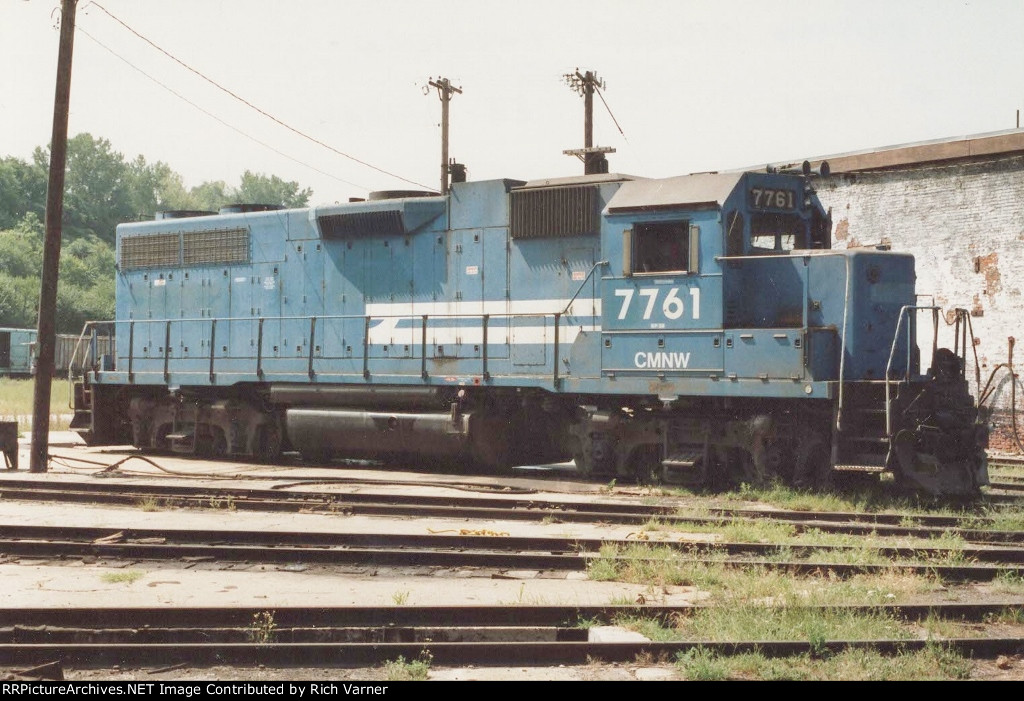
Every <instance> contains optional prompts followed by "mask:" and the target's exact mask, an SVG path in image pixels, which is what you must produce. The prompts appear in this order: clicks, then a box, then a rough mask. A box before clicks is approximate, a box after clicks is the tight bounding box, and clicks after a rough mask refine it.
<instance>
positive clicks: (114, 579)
mask: <svg viewBox="0 0 1024 701" xmlns="http://www.w3.org/2000/svg"><path fill="white" fill-rule="evenodd" d="M143 576H145V575H144V574H143V573H142V572H139V571H138V570H118V571H117V572H104V573H103V575H102V576H101V577H100V579H102V580H103V581H104V582H106V583H107V584H132V583H133V582H137V581H139V580H140V579H142V578H143Z"/></svg>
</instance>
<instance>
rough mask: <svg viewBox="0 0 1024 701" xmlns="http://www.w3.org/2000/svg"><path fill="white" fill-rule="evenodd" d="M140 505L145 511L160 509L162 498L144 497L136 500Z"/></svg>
mask: <svg viewBox="0 0 1024 701" xmlns="http://www.w3.org/2000/svg"><path fill="white" fill-rule="evenodd" d="M136 504H137V505H138V507H139V508H140V509H142V510H143V511H159V510H160V500H159V499H157V498H156V497H143V498H141V499H139V500H138V502H136Z"/></svg>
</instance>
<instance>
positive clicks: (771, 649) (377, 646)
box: [0, 637, 1024, 668]
mask: <svg viewBox="0 0 1024 701" xmlns="http://www.w3.org/2000/svg"><path fill="white" fill-rule="evenodd" d="M935 646H941V647H943V648H945V649H949V650H952V651H954V652H957V653H959V654H961V655H963V656H965V657H972V658H989V659H991V658H995V657H997V656H998V655H1012V654H1017V653H1019V652H1020V650H1021V649H1024V638H1021V637H999V638H983V637H979V638H947V639H929V640H921V639H906V640H899V639H879V640H827V641H824V642H820V641H815V642H807V641H785V640H756V641H725V642H722V641H716V640H692V641H686V642H604V643H598V642H589V641H588V642H571V641H570V642H524V641H515V642H498V643H494V642H441V643H439V642H429V643H427V642H422V643H273V642H271V643H212V644H197V643H180V644H172V643H158V644H152V645H148V644H140V643H123V644H110V643H96V644H90V643H68V644H60V643H57V644H53V643H39V644H13V645H7V644H4V645H0V665H8V666H10V665H26V664H36V663H38V662H39V661H40V660H53V659H60V660H61V662H62V663H63V664H64V665H76V666H79V667H83V668H84V667H105V666H112V665H119V666H121V667H123V666H125V665H147V664H163V665H169V664H190V665H195V666H213V665H224V664H229V665H240V666H256V665H267V666H285V667H288V666H300V665H301V666H316V667H320V668H324V667H349V666H357V665H360V666H361V665H376V664H382V663H384V662H387V661H389V660H396V659H398V658H399V657H402V658H404V659H407V660H415V659H418V658H419V657H420V655H422V654H424V653H428V654H429V655H430V658H431V660H432V663H433V664H435V665H459V666H463V665H466V664H474V665H482V666H493V665H501V666H507V665H538V666H548V667H549V666H552V665H559V664H587V663H589V662H593V661H594V660H601V661H603V662H631V661H634V660H636V659H637V657H638V656H641V655H648V656H651V657H652V658H653V659H662V658H664V659H673V658H675V657H676V656H678V655H680V654H685V653H686V652H688V651H690V650H697V649H700V650H704V651H709V652H713V653H718V654H722V655H739V654H745V653H759V654H761V655H765V656H769V657H790V656H794V655H807V654H811V653H818V654H820V653H822V652H824V651H827V652H828V653H832V654H835V653H840V652H843V651H844V650H851V649H860V650H874V651H877V652H880V653H882V654H899V653H907V652H913V651H918V650H925V649H932V648H934V647H935Z"/></svg>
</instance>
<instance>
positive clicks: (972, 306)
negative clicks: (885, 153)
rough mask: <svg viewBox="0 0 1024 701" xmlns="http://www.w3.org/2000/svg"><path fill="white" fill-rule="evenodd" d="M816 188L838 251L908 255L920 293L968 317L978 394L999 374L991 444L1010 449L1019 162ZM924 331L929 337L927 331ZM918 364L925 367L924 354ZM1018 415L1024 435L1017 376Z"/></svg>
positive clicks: (869, 177)
mask: <svg viewBox="0 0 1024 701" xmlns="http://www.w3.org/2000/svg"><path fill="white" fill-rule="evenodd" d="M815 188H816V189H817V191H818V196H819V197H820V198H821V201H822V203H823V204H824V205H825V207H831V208H832V234H833V239H832V245H833V246H834V247H835V248H845V247H852V246H857V245H873V244H878V243H888V244H890V245H891V246H892V249H893V250H894V251H908V252H910V253H913V254H914V256H915V259H916V261H917V265H916V268H917V291H918V294H929V295H934V298H935V303H936V304H938V305H939V306H941V307H943V308H944V309H951V308H953V307H964V308H966V309H969V310H971V313H972V316H971V322H972V325H973V328H974V338H975V344H976V349H977V353H978V361H979V363H980V365H981V383H982V386H983V387H984V385H985V383H986V381H987V380H988V379H989V377H990V375H992V373H993V371H995V372H996V374H995V376H994V378H993V380H992V387H993V388H994V389H993V391H992V394H991V397H990V399H989V400H988V402H986V403H987V404H990V405H991V406H992V408H993V429H994V431H993V440H992V447H993V448H995V449H1010V448H1011V446H1012V439H1011V436H1010V418H1011V417H1010V395H1011V392H1010V390H1011V385H1010V375H1009V372H1008V371H1007V370H1006V368H1005V367H1003V368H999V367H998V366H999V365H1000V364H1003V363H1006V362H1007V356H1008V342H1007V338H1008V337H1010V336H1012V337H1014V338H1016V339H1017V340H1018V341H1020V344H1019V347H1018V348H1017V349H1016V351H1017V352H1015V353H1014V355H1015V357H1014V367H1015V369H1016V370H1017V374H1018V376H1020V375H1021V374H1022V372H1021V370H1022V369H1024V294H1022V290H1024V156H1010V157H1001V158H993V159H985V160H979V161H972V162H957V163H953V164H948V165H923V166H914V167H907V168H900V169H896V170H889V171H877V172H866V173H852V174H848V175H842V174H840V175H833V176H831V177H829V178H825V179H820V180H817V181H815ZM921 303H922V304H927V303H930V302H929V301H922V302H921ZM940 326H941V327H943V328H940V332H939V334H940V335H939V343H940V345H948V346H950V347H951V346H952V343H953V339H952V327H945V325H944V324H941V323H940ZM921 332H922V333H921V336H922V338H923V337H924V336H926V335H927V337H928V338H929V340H930V331H926V330H925V326H924V325H922V328H921ZM921 357H922V362H926V359H927V358H928V353H922V356H921ZM969 372H970V368H969ZM973 391H974V387H973V382H972V392H973ZM1017 411H1018V416H1017V425H1018V428H1019V431H1020V432H1021V434H1022V437H1024V386H1022V384H1021V379H1020V378H1018V380H1017Z"/></svg>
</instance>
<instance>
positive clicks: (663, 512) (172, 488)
mask: <svg viewBox="0 0 1024 701" xmlns="http://www.w3.org/2000/svg"><path fill="white" fill-rule="evenodd" d="M301 484H309V483H306V482H299V483H295V482H292V483H290V484H289V485H288V486H289V488H290V489H292V490H293V491H284V490H283V489H245V488H212V487H209V486H202V487H192V486H184V485H148V484H147V485H140V484H125V483H117V482H110V481H107V480H102V481H96V482H83V481H76V482H54V481H51V480H22V479H18V480H10V481H7V482H4V483H0V497H2V498H4V499H11V500H28V501H48V502H69V503H90V504H113V505H121V506H135V507H138V506H140V505H142V504H152V505H155V506H163V507H166V508H203V509H211V508H213V509H225V508H229V509H233V510H240V511H282V512H292V513H297V512H309V513H331V514H339V515H366V516H393V517H401V516H414V517H419V518H459V519H471V520H508V521H535V522H536V521H548V522H565V523H607V524H626V525H643V524H646V523H648V522H650V521H652V520H653V521H658V522H661V523H664V524H666V525H672V524H695V525H703V526H721V525H725V524H729V523H733V522H735V521H737V520H742V519H756V520H766V521H771V522H775V523H782V524H787V525H790V526H792V527H793V528H794V529H795V530H796V531H807V530H812V529H813V530H817V531H821V532H824V533H843V534H851V535H866V534H873V535H882V536H894V537H897V536H909V537H922V538H928V537H936V536H942V535H946V534H948V533H950V532H953V533H956V534H957V535H959V536H960V537H961V538H963V539H964V540H966V541H968V542H973V543H991V544H999V543H1002V544H1016V543H1020V544H1024V531H997V530H985V529H982V528H979V527H977V526H978V525H979V524H984V523H986V522H992V519H988V518H985V517H975V516H964V517H958V516H944V515H929V514H919V515H914V516H909V517H908V516H907V515H905V514H903V515H901V514H885V513H854V512H824V511H787V510H780V509H753V508H743V509H726V508H711V509H702V510H701V513H700V514H687V513H685V508H684V507H680V506H676V505H643V504H628V503H613V502H586V503H576V502H569V501H552V500H544V499H539V498H534V499H524V498H516V497H504V498H496V497H489V496H483V495H476V496H472V497H466V496H431V495H414V494H374V493H365V492H362V493H337V492H327V491H306V490H301V491H294V487H295V486H296V485H301ZM392 484H394V483H392ZM437 486H438V487H444V486H446V485H445V484H443V483H441V484H438V485H437ZM488 491H490V490H488ZM965 524H968V525H965Z"/></svg>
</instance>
